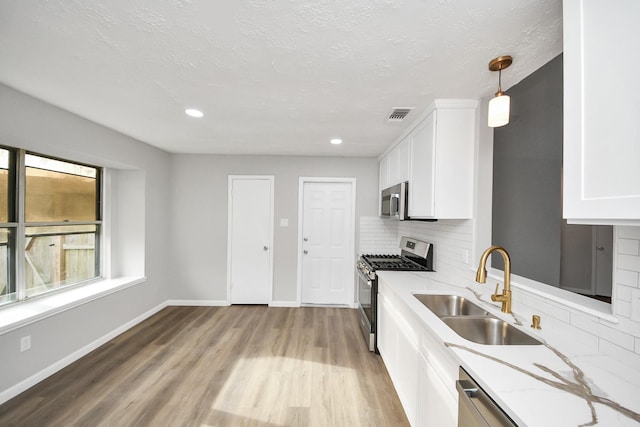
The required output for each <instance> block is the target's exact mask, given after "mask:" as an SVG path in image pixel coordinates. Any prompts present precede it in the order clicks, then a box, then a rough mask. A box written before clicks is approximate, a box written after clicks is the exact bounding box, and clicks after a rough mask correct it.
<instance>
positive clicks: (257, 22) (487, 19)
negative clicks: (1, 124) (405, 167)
mask: <svg viewBox="0 0 640 427" xmlns="http://www.w3.org/2000/svg"><path fill="white" fill-rule="evenodd" d="M561 51H562V4H561V0H536V1H531V0H485V1H477V0H333V1H328V0H324V1H322V0H321V1H317V0H314V1H310V0H303V1H295V0H246V1H227V2H219V1H205V0H173V1H169V0H138V1H131V0H109V1H103V0H100V1H99V0H50V1H44V0H40V1H38V0H3V1H2V2H0V82H1V83H4V84H6V85H8V86H11V87H13V88H15V89H18V90H20V91H22V92H25V93H28V94H30V95H32V96H34V97H37V98H40V99H42V100H45V101H47V102H49V103H51V104H54V105H57V106H59V107H62V108H64V109H66V110H69V111H71V112H73V113H76V114H78V115H80V116H83V117H86V118H88V119H90V120H93V121H95V122H97V123H100V124H103V125H105V126H108V127H111V128H113V129H116V130H118V131H120V132H122V133H124V134H127V135H130V136H132V137H134V138H137V139H139V140H141V141H144V142H147V143H149V144H152V145H155V146H157V147H160V148H162V149H165V150H167V151H171V152H182V153H233V154H297V155H329V156H332V155H337V156H377V155H379V154H380V153H381V152H382V151H384V150H385V149H386V148H387V147H388V146H389V144H390V143H391V142H392V141H393V140H394V139H395V138H397V137H398V136H399V135H400V134H401V133H402V132H403V130H405V129H406V127H407V126H408V125H410V123H411V121H412V120H413V119H415V118H416V117H417V116H418V115H419V114H420V113H421V112H422V111H424V110H425V108H427V106H428V105H429V104H430V103H431V102H432V101H433V99H435V98H479V97H487V96H490V95H492V93H493V92H495V91H496V88H497V74H495V73H492V72H490V71H489V70H488V69H487V63H488V62H489V60H490V59H492V58H494V57H496V56H499V55H502V54H510V55H512V56H513V57H514V63H513V65H512V66H511V68H509V69H508V70H506V71H505V72H504V73H503V88H505V89H506V88H509V87H510V86H512V85H513V84H515V83H517V82H519V81H520V80H522V79H523V78H524V77H526V76H527V75H528V74H530V73H531V72H533V71H535V70H536V69H538V68H539V67H540V66H542V65H543V64H545V63H546V62H548V61H549V60H550V59H552V58H553V57H555V56H556V55H558V54H559V53H560V52H561ZM187 107H195V108H199V109H201V110H202V111H204V113H205V117H204V118H202V119H194V118H190V117H187V116H186V115H185V114H184V112H183V111H184V109H185V108H187ZM393 107H415V108H416V109H415V110H414V111H413V112H412V113H411V114H410V115H409V116H408V117H407V118H406V119H405V121H404V122H402V123H394V124H390V123H387V121H386V116H387V115H388V114H389V113H390V112H391V109H392V108H393ZM333 137H340V138H342V139H343V140H344V144H343V145H341V146H332V145H330V144H329V139H331V138H333Z"/></svg>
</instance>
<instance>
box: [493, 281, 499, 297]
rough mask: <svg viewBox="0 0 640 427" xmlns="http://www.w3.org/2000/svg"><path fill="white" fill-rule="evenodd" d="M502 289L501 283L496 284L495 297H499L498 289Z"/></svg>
mask: <svg viewBox="0 0 640 427" xmlns="http://www.w3.org/2000/svg"><path fill="white" fill-rule="evenodd" d="M499 287H500V283H496V291H495V292H494V293H493V294H494V295H498V288H499Z"/></svg>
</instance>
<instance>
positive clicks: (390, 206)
mask: <svg viewBox="0 0 640 427" xmlns="http://www.w3.org/2000/svg"><path fill="white" fill-rule="evenodd" d="M408 191H409V183H408V182H401V183H400V184H397V185H394V186H393V187H389V188H385V189H384V190H382V194H381V195H380V216H381V217H383V218H396V219H399V220H400V221H403V220H406V219H409V212H408V210H407V201H408V199H409V197H408V196H409V193H408Z"/></svg>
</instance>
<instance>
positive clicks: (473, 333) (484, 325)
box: [414, 294, 541, 345]
mask: <svg viewBox="0 0 640 427" xmlns="http://www.w3.org/2000/svg"><path fill="white" fill-rule="evenodd" d="M414 297H415V298H417V299H418V301H420V302H421V303H422V304H423V305H424V306H425V307H427V308H428V309H429V310H431V311H432V312H433V313H434V314H435V315H436V316H438V317H439V318H440V320H442V321H443V322H444V323H445V324H446V325H447V326H448V327H449V328H451V329H452V330H453V331H454V332H455V333H457V334H458V335H460V336H461V337H462V338H464V339H466V340H468V341H472V342H475V343H478V344H485V345H539V344H541V342H540V341H538V340H537V339H535V338H533V337H532V336H530V335H527V334H525V333H524V332H522V331H520V330H519V329H517V328H515V327H513V326H511V325H510V324H508V323H507V322H505V321H504V320H501V319H498V318H497V317H495V316H493V315H491V313H489V312H488V311H486V310H485V309H484V308H482V307H480V306H478V305H476V304H474V303H472V302H470V301H469V300H468V299H466V298H465V297H461V296H458V295H434V294H414Z"/></svg>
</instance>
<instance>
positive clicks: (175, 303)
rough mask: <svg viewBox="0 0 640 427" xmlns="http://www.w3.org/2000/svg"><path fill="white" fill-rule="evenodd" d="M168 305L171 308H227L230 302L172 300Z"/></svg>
mask: <svg viewBox="0 0 640 427" xmlns="http://www.w3.org/2000/svg"><path fill="white" fill-rule="evenodd" d="M166 304H167V306H171V307H227V306H229V301H226V300H195V299H194V300H186V299H170V300H167V302H166Z"/></svg>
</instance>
